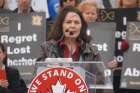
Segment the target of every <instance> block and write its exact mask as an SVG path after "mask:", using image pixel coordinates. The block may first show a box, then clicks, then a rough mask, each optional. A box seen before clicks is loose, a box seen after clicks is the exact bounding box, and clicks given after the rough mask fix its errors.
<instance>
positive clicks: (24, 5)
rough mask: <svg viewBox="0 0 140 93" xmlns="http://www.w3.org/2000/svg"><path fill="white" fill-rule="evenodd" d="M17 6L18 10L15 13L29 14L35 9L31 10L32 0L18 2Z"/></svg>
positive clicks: (19, 0)
mask: <svg viewBox="0 0 140 93" xmlns="http://www.w3.org/2000/svg"><path fill="white" fill-rule="evenodd" d="M17 4H18V8H16V9H15V10H14V12H15V13H19V14H21V13H22V14H28V13H30V12H33V9H32V8H31V0H18V1H17Z"/></svg>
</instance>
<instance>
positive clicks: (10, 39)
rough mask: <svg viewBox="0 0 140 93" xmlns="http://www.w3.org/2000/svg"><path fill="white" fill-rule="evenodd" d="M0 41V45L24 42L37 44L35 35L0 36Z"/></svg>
mask: <svg viewBox="0 0 140 93" xmlns="http://www.w3.org/2000/svg"><path fill="white" fill-rule="evenodd" d="M0 40H1V43H15V44H21V43H24V42H37V34H32V35H23V36H8V35H1V39H0Z"/></svg>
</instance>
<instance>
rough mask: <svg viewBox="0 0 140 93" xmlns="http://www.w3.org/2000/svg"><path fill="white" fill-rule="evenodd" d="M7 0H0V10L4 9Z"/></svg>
mask: <svg viewBox="0 0 140 93" xmlns="http://www.w3.org/2000/svg"><path fill="white" fill-rule="evenodd" d="M4 5H5V0H0V9H2V8H4Z"/></svg>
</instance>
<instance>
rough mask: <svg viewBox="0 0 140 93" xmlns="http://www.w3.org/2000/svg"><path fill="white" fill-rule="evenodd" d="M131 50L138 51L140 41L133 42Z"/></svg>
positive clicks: (139, 50)
mask: <svg viewBox="0 0 140 93" xmlns="http://www.w3.org/2000/svg"><path fill="white" fill-rule="evenodd" d="M132 51H133V52H140V43H134V44H133V48H132Z"/></svg>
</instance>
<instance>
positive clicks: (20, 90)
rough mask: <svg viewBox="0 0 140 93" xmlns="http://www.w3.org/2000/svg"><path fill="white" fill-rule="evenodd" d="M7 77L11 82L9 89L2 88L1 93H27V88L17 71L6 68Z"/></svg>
mask: <svg viewBox="0 0 140 93" xmlns="http://www.w3.org/2000/svg"><path fill="white" fill-rule="evenodd" d="M5 69H6V75H7V79H8V82H9V86H8V88H7V89H6V88H2V87H0V93H27V87H26V84H25V82H24V81H23V79H21V77H20V75H19V72H18V70H17V69H14V68H11V67H6V68H5Z"/></svg>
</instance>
